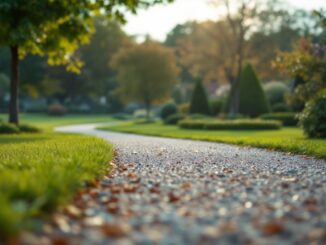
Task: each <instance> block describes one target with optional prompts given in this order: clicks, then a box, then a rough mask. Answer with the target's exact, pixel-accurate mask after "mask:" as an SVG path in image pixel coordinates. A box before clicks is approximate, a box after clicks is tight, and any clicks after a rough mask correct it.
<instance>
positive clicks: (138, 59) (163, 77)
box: [112, 41, 178, 119]
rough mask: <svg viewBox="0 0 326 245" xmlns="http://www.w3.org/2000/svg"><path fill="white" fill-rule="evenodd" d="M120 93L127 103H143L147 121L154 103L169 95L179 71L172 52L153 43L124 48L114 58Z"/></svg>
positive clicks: (113, 65) (113, 63) (113, 64)
mask: <svg viewBox="0 0 326 245" xmlns="http://www.w3.org/2000/svg"><path fill="white" fill-rule="evenodd" d="M112 67H113V68H114V69H115V70H116V71H117V79H118V82H119V84H118V90H117V92H118V94H120V95H121V96H122V98H123V99H124V100H126V101H141V102H143V103H144V105H145V108H146V112H147V119H149V115H150V109H151V106H152V104H153V103H154V102H160V101H162V100H163V99H165V98H166V96H168V95H170V94H171V92H172V89H173V86H174V85H175V83H176V81H177V76H178V68H177V65H176V62H175V56H174V53H173V50H171V49H170V48H167V47H164V46H162V45H161V44H159V43H156V42H153V41H146V42H144V43H143V44H139V45H132V46H129V47H127V48H123V49H121V50H120V51H119V52H118V53H117V54H116V56H115V57H114V59H113V62H112Z"/></svg>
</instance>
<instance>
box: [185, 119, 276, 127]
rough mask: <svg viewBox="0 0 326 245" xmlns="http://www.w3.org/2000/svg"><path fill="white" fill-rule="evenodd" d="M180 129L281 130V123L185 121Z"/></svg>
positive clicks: (242, 120) (259, 121) (262, 121)
mask: <svg viewBox="0 0 326 245" xmlns="http://www.w3.org/2000/svg"><path fill="white" fill-rule="evenodd" d="M179 126H180V128H184V129H206V130H274V129H280V128H281V126H282V124H281V123H280V122H279V121H273V120H270V121H265V120H257V119H255V120H252V119H236V120H189V119H187V120H183V121H181V122H179Z"/></svg>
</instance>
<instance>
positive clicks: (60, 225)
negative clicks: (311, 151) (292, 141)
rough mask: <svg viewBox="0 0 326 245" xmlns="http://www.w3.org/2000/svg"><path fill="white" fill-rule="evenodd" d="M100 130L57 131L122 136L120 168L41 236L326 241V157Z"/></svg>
mask: <svg viewBox="0 0 326 245" xmlns="http://www.w3.org/2000/svg"><path fill="white" fill-rule="evenodd" d="M95 127H96V125H81V126H69V127H61V128H58V129H57V131H61V132H74V133H82V134H90V135H96V136H98V137H101V138H104V139H106V140H108V141H110V142H112V143H113V144H114V145H115V146H116V149H117V153H118V155H117V157H116V159H115V162H114V163H115V168H114V171H113V172H112V173H111V176H108V177H105V178H104V179H103V180H101V181H99V183H98V185H96V186H94V187H88V188H87V189H86V190H85V191H84V192H82V193H80V194H79V195H78V196H77V197H76V200H75V201H74V203H73V204H72V205H70V206H68V207H67V208H66V209H65V210H64V211H62V212H59V213H57V214H55V215H54V218H53V222H52V223H50V224H46V225H44V227H43V233H42V235H40V236H39V237H38V238H37V239H39V240H38V242H39V243H40V242H41V241H42V242H43V243H46V242H48V240H47V238H49V237H51V239H52V241H54V242H57V244H67V243H60V242H68V244H140V245H145V244H166V245H168V244H190V245H191V244H217V243H218V244H325V243H326V162H325V161H324V160H316V159H313V158H306V157H302V156H294V155H290V154H286V153H279V152H270V151H266V150H261V149H255V148H245V147H238V146H232V145H226V144H218V143H208V142H200V141H191V140H179V139H166V138H158V137H148V136H139V135H131V134H121V133H111V132H102V131H97V130H95ZM46 237H47V238H46ZM28 239H29V240H28ZM33 239H36V237H33V236H29V237H28V236H27V238H26V239H25V241H29V242H31V241H35V240H33ZM26 243H28V242H26Z"/></svg>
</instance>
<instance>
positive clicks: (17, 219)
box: [0, 116, 113, 243]
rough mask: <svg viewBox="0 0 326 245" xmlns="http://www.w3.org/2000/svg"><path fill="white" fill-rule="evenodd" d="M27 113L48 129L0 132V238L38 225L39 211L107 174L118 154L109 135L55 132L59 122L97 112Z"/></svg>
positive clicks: (82, 120) (52, 207) (44, 211)
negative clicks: (66, 114)
mask: <svg viewBox="0 0 326 245" xmlns="http://www.w3.org/2000/svg"><path fill="white" fill-rule="evenodd" d="M26 118H27V119H28V120H22V121H23V122H24V123H26V122H28V123H29V124H33V122H36V123H34V124H33V125H37V126H38V127H40V128H42V129H43V130H44V132H43V133H38V134H19V135H0V193H1V195H0V241H1V240H3V239H8V238H10V237H13V236H15V235H16V234H17V233H18V232H19V231H21V230H23V229H33V228H35V225H36V224H37V223H38V222H37V220H38V219H39V218H40V217H43V216H46V215H48V214H49V213H51V212H52V211H54V210H55V209H56V208H57V207H58V206H60V205H62V204H65V203H66V202H68V201H69V200H71V198H72V197H73V195H74V193H75V192H76V191H77V190H78V189H80V188H81V187H83V186H84V185H85V183H88V182H92V181H94V180H95V179H96V178H97V177H99V176H101V175H103V174H105V173H106V171H107V170H108V166H109V165H108V163H109V161H110V160H111V159H112V155H113V149H112V146H111V145H110V144H108V143H107V142H105V141H104V140H101V139H98V138H95V137H91V136H81V135H70V134H59V133H52V132H50V130H51V128H53V127H55V126H59V125H65V124H72V123H86V122H90V120H92V118H93V119H94V117H86V118H83V117H81V116H79V117H73V118H71V117H70V118H69V117H67V118H62V119H61V118H59V119H58V120H57V121H56V120H54V119H52V120H50V121H48V120H47V119H48V117H47V116H44V117H42V116H38V120H35V121H34V120H33V117H32V118H31V117H28V116H26ZM105 118H106V119H107V117H105ZM105 118H104V117H103V121H104V119H105ZM95 121H96V120H95ZM106 121H107V120H106ZM92 122H94V121H92ZM0 243H1V242H0Z"/></svg>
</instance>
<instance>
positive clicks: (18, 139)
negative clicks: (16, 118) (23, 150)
mask: <svg viewBox="0 0 326 245" xmlns="http://www.w3.org/2000/svg"><path fill="white" fill-rule="evenodd" d="M49 138H50V137H45V136H25V135H24V136H17V135H14V136H13V135H0V145H2V144H20V143H29V142H36V141H43V140H48V139H49Z"/></svg>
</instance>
